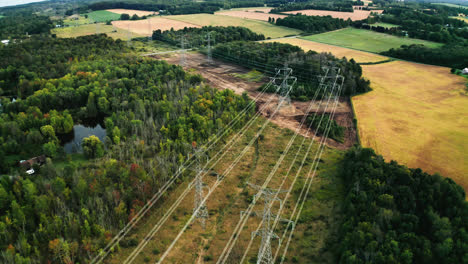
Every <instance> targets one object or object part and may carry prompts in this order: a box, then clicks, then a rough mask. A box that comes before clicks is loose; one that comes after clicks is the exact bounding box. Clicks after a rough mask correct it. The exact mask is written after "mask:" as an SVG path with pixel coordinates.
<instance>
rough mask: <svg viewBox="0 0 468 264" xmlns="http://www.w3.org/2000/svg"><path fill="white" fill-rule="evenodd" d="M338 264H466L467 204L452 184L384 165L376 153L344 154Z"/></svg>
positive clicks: (438, 176)
mask: <svg viewBox="0 0 468 264" xmlns="http://www.w3.org/2000/svg"><path fill="white" fill-rule="evenodd" d="M341 170H342V172H341V177H342V178H343V180H344V183H345V186H346V193H347V194H346V199H345V203H344V208H343V210H344V212H343V213H344V215H345V216H346V217H345V219H344V220H343V223H342V225H341V230H340V234H339V240H338V241H340V244H339V246H338V255H339V260H340V263H383V264H385V263H447V264H452V263H467V261H468V231H467V230H468V221H467V219H468V203H467V202H466V201H465V192H464V190H463V188H462V187H460V186H459V185H457V184H456V183H455V182H453V181H452V180H451V179H449V178H444V177H441V176H440V175H437V174H435V175H429V174H427V173H424V172H423V171H421V169H408V168H406V167H404V166H401V165H398V164H397V163H396V162H395V161H391V162H390V163H386V162H385V161H384V160H383V158H382V157H381V156H378V155H376V154H375V153H374V151H373V150H372V149H362V148H354V149H352V150H350V151H348V153H347V154H346V156H345V158H344V160H343V163H342V169H341Z"/></svg>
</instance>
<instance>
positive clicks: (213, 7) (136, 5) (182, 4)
mask: <svg viewBox="0 0 468 264" xmlns="http://www.w3.org/2000/svg"><path fill="white" fill-rule="evenodd" d="M223 6H224V3H222V2H189V1H179V2H175V3H170V2H164V3H151V2H148V1H137V2H110V1H107V2H98V3H92V4H89V5H88V8H89V9H91V10H106V9H115V8H122V9H136V10H146V11H159V10H164V11H165V12H164V14H167V15H182V14H198V13H209V14H213V13H214V12H216V11H218V10H219V9H220V8H222V7H223Z"/></svg>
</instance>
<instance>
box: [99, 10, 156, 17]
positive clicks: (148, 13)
mask: <svg viewBox="0 0 468 264" xmlns="http://www.w3.org/2000/svg"><path fill="white" fill-rule="evenodd" d="M106 11H109V12H112V13H116V14H120V15H121V14H129V15H130V16H133V15H137V16H139V17H142V16H151V15H157V14H158V12H154V11H142V10H133V9H107V10H106Z"/></svg>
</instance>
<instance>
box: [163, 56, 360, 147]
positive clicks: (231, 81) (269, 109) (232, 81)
mask: <svg viewBox="0 0 468 264" xmlns="http://www.w3.org/2000/svg"><path fill="white" fill-rule="evenodd" d="M157 58H161V59H164V60H166V61H168V62H169V63H172V64H179V63H180V56H179V55H178V54H171V55H166V56H164V57H157ZM185 69H195V70H196V71H197V72H198V73H200V74H201V75H202V76H203V77H204V78H205V79H206V80H207V81H208V83H209V84H210V85H211V86H213V87H215V88H218V89H231V90H233V91H234V92H235V93H237V94H242V93H243V92H247V93H248V95H249V97H250V98H252V99H254V98H256V97H257V95H259V94H260V92H258V91H257V90H258V88H259V87H260V86H261V85H262V84H264V83H266V82H267V81H268V79H267V78H266V77H265V78H264V79H263V80H262V81H261V82H251V81H246V80H243V79H241V78H238V77H234V76H233V75H236V74H246V73H248V72H249V70H248V69H246V68H242V67H240V66H237V65H235V64H230V63H226V62H223V61H220V60H214V63H212V64H210V63H207V62H206V57H205V56H204V55H202V54H199V53H188V54H186V66H185ZM270 99H271V101H270V102H269V100H270ZM279 99H280V98H279V96H278V95H276V94H263V95H261V96H260V97H259V98H257V109H263V111H262V112H261V113H262V115H263V116H265V117H268V118H271V121H272V122H273V123H275V124H276V125H278V126H280V127H282V128H288V129H290V130H292V131H295V130H296V129H297V128H298V127H299V126H300V121H301V119H302V117H303V116H304V115H312V114H314V113H320V114H322V113H329V112H330V110H331V107H329V108H328V110H327V111H325V104H323V105H321V106H320V105H319V102H318V101H317V102H315V103H314V106H313V107H312V109H311V111H307V109H308V105H309V103H310V101H309V102H296V101H293V102H292V103H291V104H290V105H286V106H283V107H282V108H281V109H280V110H279V111H278V113H276V115H274V116H273V117H272V116H271V114H272V113H273V112H274V109H275V108H276V106H277V105H278V102H279ZM335 121H336V122H337V123H338V124H339V125H341V126H344V127H345V128H346V131H345V141H344V143H340V142H337V141H335V140H333V139H327V140H326V143H327V145H328V146H332V147H335V148H338V149H347V148H349V147H351V146H353V145H354V143H355V142H356V130H355V128H354V125H353V114H352V108H351V104H350V102H348V101H347V100H346V99H344V98H341V99H340V102H339V104H338V107H337V110H336V114H335ZM299 133H300V134H301V135H302V136H306V137H312V136H313V135H314V132H313V131H311V130H308V129H307V128H306V126H305V125H304V126H303V127H302V128H301V129H300V131H299ZM319 139H320V137H318V138H317V140H319Z"/></svg>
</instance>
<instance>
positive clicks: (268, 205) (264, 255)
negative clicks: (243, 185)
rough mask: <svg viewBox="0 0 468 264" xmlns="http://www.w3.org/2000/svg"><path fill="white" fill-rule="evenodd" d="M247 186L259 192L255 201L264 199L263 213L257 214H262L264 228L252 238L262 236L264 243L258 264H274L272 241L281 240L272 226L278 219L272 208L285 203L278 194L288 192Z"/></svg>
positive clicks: (260, 250) (259, 251) (259, 252)
mask: <svg viewBox="0 0 468 264" xmlns="http://www.w3.org/2000/svg"><path fill="white" fill-rule="evenodd" d="M247 184H248V185H250V187H252V188H254V189H256V190H258V191H259V193H257V194H256V195H255V196H254V200H255V201H256V200H257V199H259V198H260V197H263V201H264V206H263V211H262V212H260V213H257V215H260V214H261V216H262V226H261V227H260V229H259V230H258V231H254V232H252V237H254V236H260V237H261V238H262V242H261V244H260V248H259V250H258V254H257V264H273V255H272V253H271V240H272V239H278V240H279V239H280V238H279V237H278V236H277V235H276V234H275V233H274V232H273V228H272V226H271V220H272V219H274V218H275V217H276V215H275V214H273V212H272V206H273V203H274V202H279V203H280V204H281V203H282V202H283V201H282V200H281V199H279V198H278V194H280V193H285V192H288V190H275V189H270V188H263V187H261V186H258V185H255V184H251V183H247ZM281 221H287V222H291V223H293V222H292V221H290V220H286V219H281Z"/></svg>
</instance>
